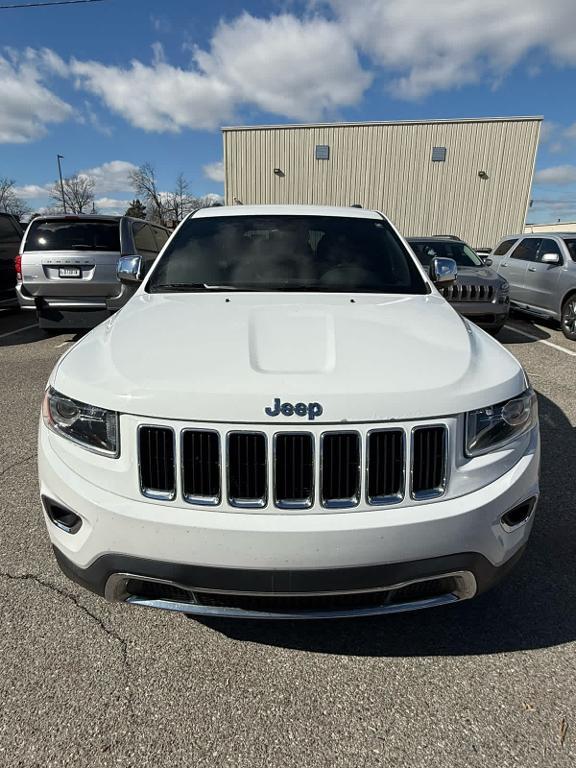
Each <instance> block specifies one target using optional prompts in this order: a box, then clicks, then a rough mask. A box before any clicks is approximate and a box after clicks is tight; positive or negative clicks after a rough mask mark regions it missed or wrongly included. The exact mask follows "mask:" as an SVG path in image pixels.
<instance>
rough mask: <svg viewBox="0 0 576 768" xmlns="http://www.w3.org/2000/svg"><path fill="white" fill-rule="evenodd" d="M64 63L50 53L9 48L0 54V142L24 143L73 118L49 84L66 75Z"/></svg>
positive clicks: (66, 105) (67, 105) (68, 107)
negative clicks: (48, 80) (54, 76)
mask: <svg viewBox="0 0 576 768" xmlns="http://www.w3.org/2000/svg"><path fill="white" fill-rule="evenodd" d="M63 68H64V69H65V65H64V62H63V61H62V59H60V58H59V57H58V56H57V55H56V54H55V53H53V52H52V51H48V50H41V51H33V50H26V51H24V52H23V53H16V52H15V51H13V50H10V49H8V50H7V52H6V55H5V56H3V55H0V94H2V96H1V99H0V143H15V144H23V143H26V142H29V141H33V140H34V139H39V138H41V137H42V136H44V135H45V134H46V131H47V128H46V126H47V125H49V124H51V123H61V122H64V121H65V120H67V119H69V118H70V117H71V116H72V112H73V110H72V107H71V106H70V105H69V104H67V103H66V102H65V101H62V99H60V98H59V97H58V96H56V94H55V93H53V92H52V91H51V90H50V89H49V88H48V87H47V86H46V85H45V82H44V81H45V79H46V78H47V77H48V76H49V75H51V74H62V71H63Z"/></svg>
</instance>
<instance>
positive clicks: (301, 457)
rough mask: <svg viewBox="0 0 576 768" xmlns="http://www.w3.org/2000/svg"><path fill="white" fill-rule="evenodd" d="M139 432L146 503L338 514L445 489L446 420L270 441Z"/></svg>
mask: <svg viewBox="0 0 576 768" xmlns="http://www.w3.org/2000/svg"><path fill="white" fill-rule="evenodd" d="M138 435H139V437H138V441H139V446H138V447H139V462H140V488H141V492H142V494H143V495H144V496H148V497H150V498H152V499H160V500H165V501H172V500H174V499H175V497H176V494H177V490H178V488H179V493H180V496H181V498H182V499H183V500H184V501H186V502H188V503H190V504H197V505H205V506H218V505H220V504H222V502H223V501H226V502H227V503H228V504H229V505H230V506H232V507H238V508H246V509H250V508H252V509H262V508H265V507H267V506H268V504H270V505H271V506H274V507H277V508H280V509H287V510H298V509H309V508H311V507H313V506H314V505H315V504H317V505H320V506H322V507H324V508H327V509H330V508H332V509H338V508H347V507H356V506H358V505H360V503H361V502H362V501H364V502H365V503H366V504H367V505H370V506H385V505H389V504H399V503H401V502H403V501H404V500H405V499H408V500H410V499H412V500H413V501H412V503H414V502H418V501H423V500H427V499H434V498H437V497H440V496H442V495H443V494H444V493H445V491H446V484H447V473H448V428H447V426H446V425H445V424H432V425H426V424H423V425H417V426H415V427H413V428H410V427H409V426H407V427H399V426H390V427H382V428H377V429H372V430H367V431H366V432H365V433H362V432H360V431H358V430H355V429H346V430H338V429H328V430H325V431H322V432H320V433H313V432H306V431H304V430H303V431H300V432H295V431H290V430H289V429H285V430H279V431H277V432H276V433H275V434H274V435H267V434H265V433H264V432H256V431H251V430H243V429H231V430H230V431H227V430H223V431H220V430H218V429H216V428H212V429H198V428H188V427H187V428H184V429H182V430H181V432H180V434H179V439H178V442H177V441H176V437H175V433H174V430H173V429H172V428H170V427H161V426H159V427H152V426H148V425H145V426H141V427H140V428H139V430H138ZM178 446H179V454H178V463H179V473H177V472H176V449H177V447H178ZM177 485H178V488H177ZM269 486H270V487H269ZM316 486H317V487H316Z"/></svg>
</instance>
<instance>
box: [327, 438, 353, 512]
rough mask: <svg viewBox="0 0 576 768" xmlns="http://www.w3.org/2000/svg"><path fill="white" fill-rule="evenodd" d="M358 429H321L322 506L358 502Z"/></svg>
mask: <svg viewBox="0 0 576 768" xmlns="http://www.w3.org/2000/svg"><path fill="white" fill-rule="evenodd" d="M360 462H361V448H360V435H359V433H358V432H324V433H323V434H322V435H321V438H320V501H321V503H322V506H324V507H335V508H344V507H355V506H356V505H357V504H358V502H359V501H360Z"/></svg>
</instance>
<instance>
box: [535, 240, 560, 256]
mask: <svg viewBox="0 0 576 768" xmlns="http://www.w3.org/2000/svg"><path fill="white" fill-rule="evenodd" d="M545 253H557V254H558V256H560V261H562V252H561V251H560V246H559V245H558V243H557V242H556V241H555V240H550V239H549V238H547V237H545V238H543V240H542V243H541V245H540V250H539V251H538V261H542V256H544V254H545Z"/></svg>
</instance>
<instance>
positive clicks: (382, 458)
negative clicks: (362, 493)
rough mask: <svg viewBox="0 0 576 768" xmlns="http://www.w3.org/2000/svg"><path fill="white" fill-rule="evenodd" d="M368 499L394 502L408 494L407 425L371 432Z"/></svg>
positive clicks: (368, 444)
mask: <svg viewBox="0 0 576 768" xmlns="http://www.w3.org/2000/svg"><path fill="white" fill-rule="evenodd" d="M366 444H367V462H366V472H367V478H366V499H367V501H368V503H369V504H373V505H380V504H394V503H396V502H398V501H400V500H401V499H402V498H403V496H404V482H405V477H404V467H405V463H406V456H405V450H406V449H405V439H404V430H403V429H378V430H372V431H371V432H369V433H368V435H367V443H366Z"/></svg>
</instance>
